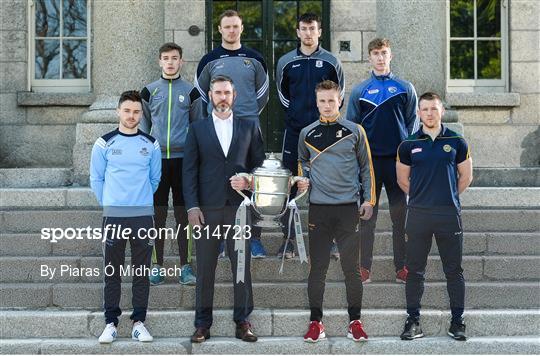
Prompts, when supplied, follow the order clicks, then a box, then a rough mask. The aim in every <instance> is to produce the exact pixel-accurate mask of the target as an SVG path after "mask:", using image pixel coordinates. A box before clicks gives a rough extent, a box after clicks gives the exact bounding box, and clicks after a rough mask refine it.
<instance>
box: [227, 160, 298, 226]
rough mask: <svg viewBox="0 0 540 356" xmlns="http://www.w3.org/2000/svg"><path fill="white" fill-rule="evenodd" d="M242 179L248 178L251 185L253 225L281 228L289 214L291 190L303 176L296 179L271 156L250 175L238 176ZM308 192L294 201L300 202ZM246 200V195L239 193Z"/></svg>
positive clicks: (239, 174) (241, 174)
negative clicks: (282, 219) (286, 214)
mask: <svg viewBox="0 0 540 356" xmlns="http://www.w3.org/2000/svg"><path fill="white" fill-rule="evenodd" d="M237 175H238V176H240V177H245V178H247V179H248V180H249V181H250V182H251V183H252V184H251V186H252V187H253V188H252V191H251V192H252V194H251V199H250V200H251V206H252V207H253V210H254V212H255V214H254V215H255V219H254V220H255V221H254V222H253V225H254V226H259V227H281V226H283V224H282V223H281V221H280V218H281V217H282V216H283V215H284V214H285V212H286V211H287V204H288V202H289V196H290V192H291V187H292V186H293V185H295V184H296V183H297V182H298V181H300V180H302V179H305V178H304V177H295V176H293V175H292V173H291V171H289V170H288V169H287V168H285V167H284V166H283V163H282V162H281V161H280V160H279V159H278V158H277V157H276V156H275V155H274V154H273V153H270V154H269V155H268V158H267V159H265V160H264V162H263V163H262V165H261V166H260V167H258V168H255V169H254V170H253V172H252V173H251V174H248V173H238V174H237ZM306 192H307V190H305V191H304V192H302V193H300V194H299V195H298V196H297V197H296V198H295V199H296V200H298V199H300V198H301V197H302V196H303V195H304V194H306ZM238 193H239V194H240V195H242V196H243V197H244V198H246V199H249V198H248V197H247V196H246V195H244V193H242V192H241V191H238Z"/></svg>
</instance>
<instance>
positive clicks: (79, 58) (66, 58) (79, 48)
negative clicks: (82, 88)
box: [62, 40, 86, 79]
mask: <svg viewBox="0 0 540 356" xmlns="http://www.w3.org/2000/svg"><path fill="white" fill-rule="evenodd" d="M62 69H63V73H62V77H63V78H64V79H86V41H85V40H69V41H67V40H64V43H63V52H62Z"/></svg>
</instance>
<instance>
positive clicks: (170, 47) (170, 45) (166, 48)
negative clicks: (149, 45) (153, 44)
mask: <svg viewBox="0 0 540 356" xmlns="http://www.w3.org/2000/svg"><path fill="white" fill-rule="evenodd" d="M174 50H176V51H178V53H179V54H180V58H182V47H180V46H179V45H177V44H176V43H174V42H167V43H164V44H162V45H161V47H159V58H161V54H162V53H163V52H170V51H174Z"/></svg>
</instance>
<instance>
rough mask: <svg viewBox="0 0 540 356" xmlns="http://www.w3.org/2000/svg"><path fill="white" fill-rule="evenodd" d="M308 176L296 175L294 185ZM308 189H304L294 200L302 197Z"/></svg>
mask: <svg viewBox="0 0 540 356" xmlns="http://www.w3.org/2000/svg"><path fill="white" fill-rule="evenodd" d="M305 178H306V177H299V176H295V177H292V182H291V183H292V185H295V184H296V183H298V182H299V181H301V180H302V179H305ZM307 191H308V189H306V190H304V191H303V192H302V193H300V195H297V196H296V197H295V198H294V200H298V199H300V198H302V197H303V196H304V195H305V194H306V193H307Z"/></svg>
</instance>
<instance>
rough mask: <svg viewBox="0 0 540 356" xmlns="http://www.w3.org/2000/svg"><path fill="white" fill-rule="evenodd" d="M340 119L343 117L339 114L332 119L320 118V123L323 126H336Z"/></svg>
mask: <svg viewBox="0 0 540 356" xmlns="http://www.w3.org/2000/svg"><path fill="white" fill-rule="evenodd" d="M340 117H341V115H340V114H338V115H337V116H336V117H334V118H331V119H324V118H323V117H322V116H319V122H320V123H321V124H325V125H331V124H335V123H336V122H337V121H338V120H339V118H340Z"/></svg>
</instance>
